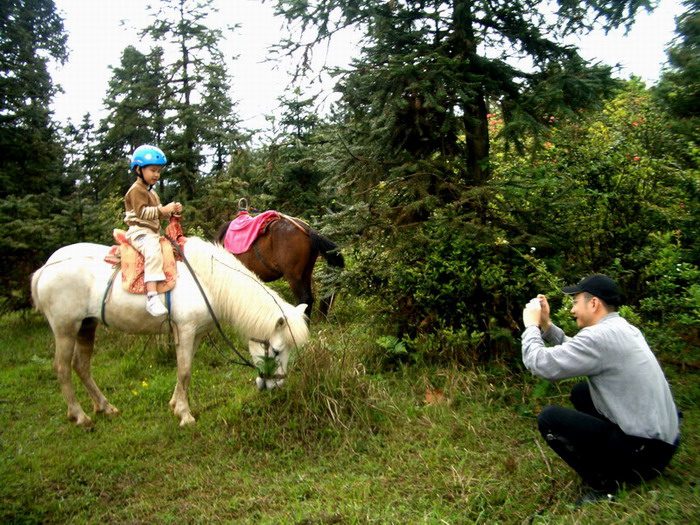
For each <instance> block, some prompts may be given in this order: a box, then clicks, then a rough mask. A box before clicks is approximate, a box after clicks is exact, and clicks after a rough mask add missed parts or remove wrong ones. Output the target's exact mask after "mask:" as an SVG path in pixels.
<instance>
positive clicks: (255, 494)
mask: <svg viewBox="0 0 700 525" xmlns="http://www.w3.org/2000/svg"><path fill="white" fill-rule="evenodd" d="M312 328H313V332H314V336H313V338H312V340H311V342H310V343H309V344H308V345H307V347H306V348H305V349H304V350H303V351H302V352H299V353H298V354H297V355H296V356H295V358H294V361H293V363H292V367H291V372H292V375H291V377H290V380H289V383H288V385H287V386H286V387H285V388H284V389H282V390H278V391H273V392H264V393H258V392H257V391H256V389H255V387H254V383H253V379H254V377H253V375H252V374H251V372H250V370H248V369H244V368H241V367H236V366H234V365H231V364H230V363H229V361H228V357H227V356H226V351H225V350H224V349H223V348H222V347H221V346H219V344H218V343H216V339H214V340H213V341H207V342H205V344H204V345H203V347H202V348H201V349H200V351H199V353H198V354H197V357H196V359H195V367H194V370H195V371H194V376H193V380H192V388H191V395H190V401H191V406H192V408H193V413H194V416H195V417H196V418H197V424H196V425H195V426H193V427H192V428H187V429H184V430H183V429H180V428H178V421H177V419H176V418H175V417H174V416H173V415H172V413H171V412H170V410H169V408H168V406H167V404H168V400H169V399H170V395H171V393H172V388H173V386H174V381H175V367H174V357H173V353H172V350H171V348H170V347H169V345H168V341H167V339H164V338H163V339H159V338H146V337H132V336H126V335H123V334H119V333H116V332H111V331H109V329H105V328H100V329H99V330H98V351H97V353H96V355H95V358H94V359H93V370H94V376H95V378H96V380H97V382H98V384H99V385H100V386H101V387H102V390H103V392H104V393H105V395H106V396H107V398H108V399H109V400H110V401H111V402H112V403H113V404H114V405H115V406H117V407H118V408H119V409H120V410H121V411H122V414H121V415H120V416H119V417H116V418H113V419H107V418H105V417H97V418H96V424H95V427H94V429H93V430H92V431H85V430H83V429H80V428H77V427H75V426H74V425H73V424H72V423H71V422H69V421H68V420H67V418H66V415H65V409H66V406H65V402H64V400H63V397H62V396H61V393H60V390H59V386H58V383H57V381H56V379H55V376H54V373H53V370H52V368H51V361H52V357H53V340H52V336H51V333H50V331H49V329H48V326H47V324H46V322H45V321H44V319H43V318H42V317H40V316H38V315H36V314H33V313H32V314H25V315H20V314H15V315H9V316H4V317H1V318H0V523H18V524H19V523H81V524H82V523H100V524H109V523H178V524H181V523H241V524H256V525H260V524H278V523H284V524H287V523H289V524H298V525H302V524H304V525H311V524H318V525H320V524H365V523H366V524H370V523H376V524H394V523H395V524H414V523H415V524H419V523H421V524H422V523H425V524H433V523H434V524H442V523H445V524H471V523H489V524H493V523H504V524H510V523H518V524H519V523H541V524H543V523H582V524H583V523H591V524H593V523H595V524H599V523H630V524H647V523H648V524H658V523H679V524H680V523H689V524H690V523H698V522H700V519H699V518H700V487H699V486H698V481H700V474H699V473H700V469H699V466H700V459H699V458H698V453H697V451H698V442H699V439H698V426H699V421H700V416H699V415H698V406H699V405H700V403H699V401H700V383H699V381H698V379H699V378H700V374H698V373H697V370H695V371H692V370H691V371H688V370H685V371H684V370H681V369H679V368H678V367H673V366H670V365H669V366H665V370H666V372H667V375H668V377H669V380H670V381H671V384H672V387H673V390H674V393H675V395H676V400H677V402H678V404H679V407H680V408H681V409H682V410H683V411H684V413H685V418H684V441H683V445H682V447H681V449H680V450H679V452H678V454H677V455H676V456H675V458H674V459H673V461H672V463H671V465H670V467H669V468H668V469H667V471H666V473H665V475H664V476H663V477H661V478H659V479H657V480H654V481H652V482H650V483H648V484H646V485H644V486H641V487H635V488H630V489H625V490H623V491H622V492H621V493H620V494H619V496H618V498H617V501H615V502H612V503H601V504H594V505H587V506H584V507H583V508H580V509H576V508H574V507H573V506H572V505H571V502H572V501H573V500H574V499H576V497H577V496H578V494H579V491H580V486H579V482H578V480H577V478H576V476H575V475H574V474H573V472H572V471H570V470H569V469H568V467H567V466H566V465H565V464H564V463H563V462H562V461H561V460H559V459H558V458H557V457H556V455H554V454H553V453H552V452H551V451H550V450H549V449H548V448H547V447H546V446H545V444H544V443H543V442H542V440H541V438H540V437H539V434H538V433H537V430H536V427H535V421H534V417H535V414H536V413H537V410H538V409H539V408H540V407H541V406H542V405H545V404H566V403H567V399H566V398H567V395H566V394H567V392H568V389H569V388H570V386H571V385H570V384H566V383H563V384H559V385H548V384H546V383H543V382H540V381H539V380H536V379H534V378H532V377H531V376H530V375H529V373H527V372H526V371H524V370H523V369H522V368H520V367H517V366H514V365H511V366H510V367H506V366H505V365H498V364H490V365H488V366H484V367H482V368H471V369H468V368H462V367H456V366H455V367H449V368H442V369H437V368H428V367H421V366H413V367H408V368H398V369H396V370H393V371H386V370H384V371H379V370H378V369H377V370H374V369H373V367H372V366H370V365H368V364H367V363H369V362H371V360H368V359H365V357H363V356H367V355H368V354H367V353H368V351H369V350H370V349H372V348H373V347H376V344H375V343H374V341H375V340H376V334H375V335H373V334H372V330H371V329H368V328H367V327H366V326H363V325H362V324H361V323H357V324H355V323H341V322H338V321H334V322H330V323H316V324H315V325H314V326H312ZM78 393H79V398H80V400H81V403H83V407H84V408H86V409H87V408H89V407H90V403H89V401H88V399H87V395H86V393H85V391H84V389H83V388H82V385H78Z"/></svg>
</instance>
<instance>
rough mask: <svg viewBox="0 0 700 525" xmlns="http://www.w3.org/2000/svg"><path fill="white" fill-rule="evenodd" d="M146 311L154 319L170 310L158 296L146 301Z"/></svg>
mask: <svg viewBox="0 0 700 525" xmlns="http://www.w3.org/2000/svg"><path fill="white" fill-rule="evenodd" d="M146 310H147V311H148V313H149V314H151V315H152V316H153V317H160V316H161V315H165V314H167V313H168V309H167V308H166V307H165V306H164V305H163V303H162V302H161V300H160V299H159V298H158V296H157V295H154V296H153V297H149V298H148V300H147V301H146Z"/></svg>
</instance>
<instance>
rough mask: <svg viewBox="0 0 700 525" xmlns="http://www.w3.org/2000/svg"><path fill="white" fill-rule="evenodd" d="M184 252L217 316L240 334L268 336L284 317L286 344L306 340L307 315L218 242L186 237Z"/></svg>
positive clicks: (301, 343)
mask: <svg viewBox="0 0 700 525" xmlns="http://www.w3.org/2000/svg"><path fill="white" fill-rule="evenodd" d="M184 253H185V257H186V258H187V261H188V262H189V263H190V265H191V266H192V268H193V269H194V271H195V273H196V275H197V279H199V281H200V282H201V283H202V286H203V287H204V289H205V291H206V293H207V298H208V299H209V302H210V303H211V306H212V308H213V309H214V312H215V313H216V315H217V317H220V319H223V320H225V321H227V322H228V323H230V324H232V325H233V326H235V327H236V328H237V329H238V330H239V332H240V334H241V335H242V336H244V337H246V338H250V337H258V338H261V339H269V338H270V336H272V333H273V331H274V330H275V326H276V323H277V321H278V320H279V319H280V317H284V318H285V319H286V321H287V326H288V329H287V330H285V334H286V337H287V338H288V339H289V343H290V344H291V345H292V346H293V347H298V346H302V345H303V344H304V343H305V342H306V341H307V339H308V337H309V329H308V325H307V323H306V316H305V315H304V314H303V313H302V312H301V311H299V310H297V309H296V308H295V307H294V306H292V305H291V304H289V303H287V302H286V301H285V300H284V299H282V297H280V296H279V294H278V293H277V292H275V291H274V290H272V289H270V288H269V287H267V286H266V285H265V284H264V283H263V282H262V281H261V280H260V279H259V278H258V277H257V276H256V275H255V274H254V273H253V272H251V271H250V270H248V269H247V268H246V267H245V266H244V265H243V264H242V263H241V262H240V261H239V260H238V259H236V258H235V257H234V256H233V255H232V254H230V253H229V252H227V251H226V250H225V249H224V248H223V247H222V246H221V245H219V244H212V243H210V242H207V241H204V240H202V239H199V238H197V237H189V238H188V239H187V242H186V243H185V250H184Z"/></svg>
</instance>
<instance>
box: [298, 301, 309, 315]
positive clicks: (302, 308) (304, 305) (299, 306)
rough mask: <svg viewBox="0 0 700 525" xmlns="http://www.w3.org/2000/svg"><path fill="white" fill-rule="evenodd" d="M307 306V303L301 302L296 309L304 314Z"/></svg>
mask: <svg viewBox="0 0 700 525" xmlns="http://www.w3.org/2000/svg"><path fill="white" fill-rule="evenodd" d="M307 306H308V305H307V304H306V303H301V304H299V305H297V306H295V309H296V311H297V312H299V313H300V314H303V313H306V307H307Z"/></svg>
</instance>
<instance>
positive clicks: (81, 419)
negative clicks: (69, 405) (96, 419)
mask: <svg viewBox="0 0 700 525" xmlns="http://www.w3.org/2000/svg"><path fill="white" fill-rule="evenodd" d="M68 419H70V420H71V421H75V424H76V425H77V426H79V427H81V428H84V429H86V430H91V429H92V425H93V423H92V419H90V416H88V415H87V414H85V413H82V414H71V413H70V412H68Z"/></svg>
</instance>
